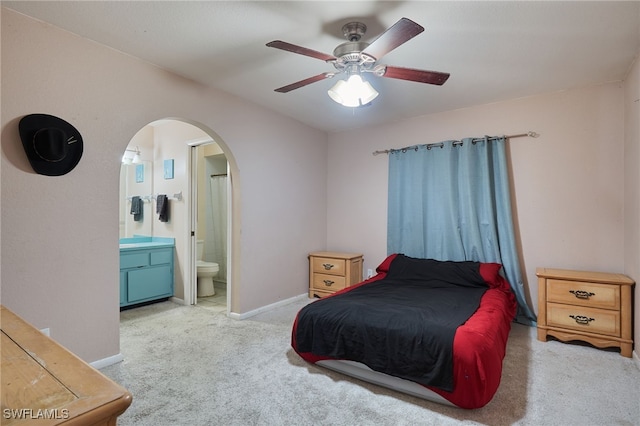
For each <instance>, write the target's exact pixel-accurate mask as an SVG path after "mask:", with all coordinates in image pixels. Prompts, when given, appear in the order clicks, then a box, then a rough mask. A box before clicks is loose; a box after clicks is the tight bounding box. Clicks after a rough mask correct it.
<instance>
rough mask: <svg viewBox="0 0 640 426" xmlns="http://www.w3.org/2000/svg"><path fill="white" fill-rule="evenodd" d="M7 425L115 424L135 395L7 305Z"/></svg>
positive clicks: (3, 387) (3, 367) (3, 370)
mask: <svg viewBox="0 0 640 426" xmlns="http://www.w3.org/2000/svg"><path fill="white" fill-rule="evenodd" d="M1 315H2V316H1V319H0V321H1V325H2V333H1V335H0V337H1V338H2V341H1V345H2V363H1V367H0V368H1V373H0V375H1V376H2V378H1V381H2V385H1V388H0V392H1V394H0V395H1V399H2V417H1V420H0V424H2V425H7V426H9V425H28V424H29V425H30V424H36V425H42V426H45V425H59V424H64V425H83V426H84V425H105V426H106V425H115V424H116V421H117V417H118V416H119V415H120V414H122V413H124V411H125V410H126V409H127V408H128V407H129V405H130V404H131V394H130V393H129V392H128V391H127V390H126V389H125V388H123V387H121V386H120V385H118V384H116V383H114V382H113V381H111V379H109V378H107V377H106V376H104V375H103V374H102V373H100V372H99V371H98V370H96V369H94V368H93V367H91V366H90V365H89V364H87V363H85V362H84V361H82V360H81V359H80V358H78V357H77V356H75V355H73V354H72V353H71V352H69V351H68V350H66V349H65V348H63V347H62V346H60V345H59V344H58V343H56V342H54V341H53V340H51V339H50V338H49V337H47V336H45V335H44V334H42V333H41V332H40V331H38V330H36V329H35V328H34V327H32V326H31V325H29V324H27V323H26V322H25V321H24V320H22V319H21V318H20V317H18V316H17V315H15V314H14V313H13V312H11V311H10V310H8V309H6V308H5V307H4V306H2V311H1Z"/></svg>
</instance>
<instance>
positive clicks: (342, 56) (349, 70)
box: [267, 18, 449, 107]
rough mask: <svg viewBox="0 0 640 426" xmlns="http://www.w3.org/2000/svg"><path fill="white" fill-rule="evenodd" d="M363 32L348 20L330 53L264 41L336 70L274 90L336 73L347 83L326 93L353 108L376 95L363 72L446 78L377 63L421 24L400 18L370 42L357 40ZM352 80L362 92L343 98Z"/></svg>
mask: <svg viewBox="0 0 640 426" xmlns="http://www.w3.org/2000/svg"><path fill="white" fill-rule="evenodd" d="M366 31H367V27H366V25H365V24H363V23H361V22H349V23H347V24H345V25H344V26H343V27H342V32H343V35H344V36H345V37H346V39H347V40H348V41H347V42H345V43H342V44H340V45H339V46H338V47H336V48H335V50H334V51H333V55H329V54H326V53H322V52H318V51H316V50H312V49H307V48H306V47H301V46H296V45H295V44H291V43H287V42H285V41H281V40H275V41H272V42H269V43H267V46H268V47H273V48H276V49H281V50H286V51H289V52H293V53H297V54H300V55H305V56H310V57H312V58H316V59H320V60H323V61H325V62H329V63H332V64H333V66H334V67H335V68H336V70H337V71H336V72H323V73H321V74H318V75H315V76H313V77H309V78H306V79H304V80H300V81H298V82H295V83H292V84H288V85H286V86H283V87H280V88H278V89H275V91H276V92H280V93H287V92H290V91H292V90H295V89H299V88H301V87H304V86H306V85H308V84H311V83H315V82H317V81H321V80H325V79H327V78H332V77H335V76H336V75H340V74H346V75H347V76H348V77H349V79H348V80H347V82H345V81H343V80H340V81H338V83H337V84H336V85H335V86H334V87H332V88H331V89H330V90H329V96H331V98H332V99H333V100H335V101H336V102H338V103H341V104H343V105H345V106H352V107H357V106H362V105H366V104H368V103H370V102H371V101H372V100H373V99H374V98H375V97H376V96H377V95H378V92H376V91H375V89H373V87H371V85H370V84H369V83H368V82H367V81H363V80H362V77H361V75H362V74H365V73H370V74H373V75H374V76H377V77H387V78H395V79H399V80H409V81H415V82H418V83H428V84H436V85H442V84H444V82H445V81H447V79H448V78H449V74H448V73H443V72H437V71H427V70H417V69H412V68H401V67H393V66H389V65H383V64H378V63H377V61H378V60H379V59H380V58H382V57H383V56H384V55H386V54H387V53H389V52H390V51H392V50H393V49H395V48H397V47H398V46H400V45H402V44H404V43H406V42H407V41H409V40H411V39H412V38H413V37H415V36H417V35H418V34H420V33H421V32H423V31H424V28H423V27H422V26H421V25H418V24H416V23H415V22H413V21H412V20H410V19H407V18H402V19H400V20H399V21H398V22H396V23H395V24H393V25H392V26H391V27H389V28H388V29H387V30H386V31H385V32H384V33H382V34H381V35H380V36H379V37H378V38H376V39H375V40H374V41H373V42H371V43H370V44H369V43H366V42H363V41H360V38H362V36H363V35H364V34H365V32H366ZM352 82H353V83H357V87H358V88H359V89H361V90H363V91H364V92H363V93H358V94H357V95H354V96H356V97H355V98H353V99H348V100H347V99H346V97H348V95H349V94H351V92H348V91H347V89H346V87H347V86H346V85H347V83H349V84H350V83H352ZM360 95H361V96H360Z"/></svg>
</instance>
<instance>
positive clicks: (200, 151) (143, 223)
mask: <svg viewBox="0 0 640 426" xmlns="http://www.w3.org/2000/svg"><path fill="white" fill-rule="evenodd" d="M228 168H229V166H228V162H227V158H226V157H225V155H224V152H223V151H222V149H221V148H220V146H219V145H218V144H217V143H215V142H214V141H213V139H212V138H211V137H210V136H209V135H207V134H206V133H205V132H204V131H202V130H201V129H199V128H198V127H196V126H193V125H191V124H188V123H185V122H182V121H178V120H161V121H157V122H154V123H150V124H149V125H147V126H145V127H144V128H142V129H141V130H140V131H139V132H138V133H137V134H136V135H135V136H134V137H133V138H132V139H131V141H130V142H129V145H128V146H127V148H126V150H125V152H124V155H123V157H122V165H121V171H120V206H119V218H120V223H119V228H120V234H119V236H120V243H121V244H120V254H121V309H122V307H123V297H124V298H125V301H126V296H123V295H122V293H123V292H126V285H125V290H123V283H122V281H123V273H126V271H124V272H123V269H122V268H123V262H122V259H123V254H131V252H128V250H136V249H138V248H139V247H137V245H136V244H131V243H138V242H139V241H144V243H143V244H142V245H144V246H145V247H154V244H153V243H155V242H156V241H160V242H162V243H167V242H168V241H171V242H172V243H173V245H172V247H173V252H174V259H173V265H172V268H171V269H172V271H171V274H172V282H173V294H172V295H171V296H170V297H166V294H164V293H163V294H160V296H164V297H163V298H162V299H161V300H166V299H167V298H169V299H170V300H173V301H175V302H177V303H184V304H197V305H198V306H201V307H204V308H207V309H209V310H211V311H214V312H222V313H225V314H227V312H228V310H227V306H228V297H227V294H228V291H227V257H228V256H227V252H228V244H229V243H228V238H227V234H228V231H227V229H228V214H229V208H228V206H229V203H228V195H229V188H230V182H229V175H228ZM191 176H193V178H191ZM160 194H162V195H166V196H167V202H168V211H167V215H168V219H165V220H161V219H160V218H161V214H159V213H158V210H157V205H158V203H159V200H158V199H157V197H158V195H160ZM191 194H193V197H192V198H193V199H194V202H193V203H192V202H191V200H190V195H191ZM136 197H137V198H138V199H137V200H136V199H135V198H136ZM134 213H137V214H134ZM194 228H195V229H194ZM192 229H194V231H195V244H194V246H193V247H194V248H195V250H194V251H193V252H192V249H191V247H192V246H191V244H192V240H191V231H192ZM152 242H153V243H152ZM127 243H128V244H127ZM152 256H153V255H152ZM191 271H194V272H195V273H192V272H191ZM149 279H153V278H149ZM125 280H126V278H125ZM143 285H151V284H149V283H144V284H143ZM151 299H153V298H151ZM155 301H157V300H146V299H145V303H147V302H151V303H152V302H155ZM134 302H136V301H134ZM134 302H130V303H129V305H131V306H127V308H130V307H133V308H135V307H136V306H138V304H136V303H134Z"/></svg>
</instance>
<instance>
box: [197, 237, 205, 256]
mask: <svg viewBox="0 0 640 426" xmlns="http://www.w3.org/2000/svg"><path fill="white" fill-rule="evenodd" d="M203 254H204V240H198V241H196V260H202V255H203Z"/></svg>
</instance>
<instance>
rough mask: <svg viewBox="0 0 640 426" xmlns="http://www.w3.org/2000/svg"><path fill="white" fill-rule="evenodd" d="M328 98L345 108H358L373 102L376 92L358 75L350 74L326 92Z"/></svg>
mask: <svg viewBox="0 0 640 426" xmlns="http://www.w3.org/2000/svg"><path fill="white" fill-rule="evenodd" d="M327 93H328V94H329V97H330V98H331V99H333V100H334V101H335V102H337V103H339V104H340V105H343V106H346V107H352V108H355V107H359V106H362V105H366V104H368V103H369V102H371V101H373V100H374V99H375V98H376V97H377V96H378V92H377V91H376V89H374V88H373V86H371V84H370V83H369V82H368V81H365V80H363V79H362V77H360V75H359V74H352V75H351V76H349V78H348V79H347V80H346V81H345V80H338V82H337V83H336V84H335V85H334V86H333V87H332V88H331V89H329V91H328V92H327Z"/></svg>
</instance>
